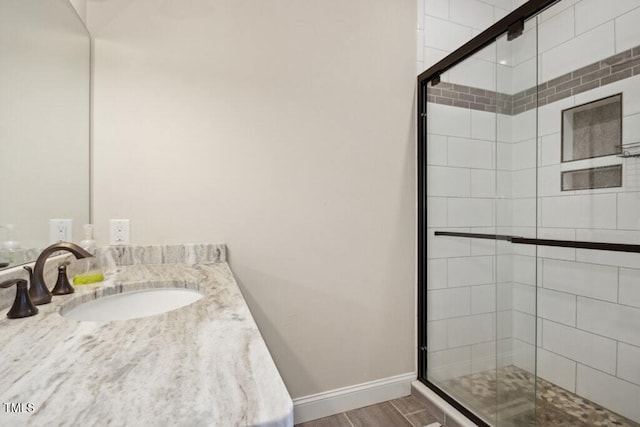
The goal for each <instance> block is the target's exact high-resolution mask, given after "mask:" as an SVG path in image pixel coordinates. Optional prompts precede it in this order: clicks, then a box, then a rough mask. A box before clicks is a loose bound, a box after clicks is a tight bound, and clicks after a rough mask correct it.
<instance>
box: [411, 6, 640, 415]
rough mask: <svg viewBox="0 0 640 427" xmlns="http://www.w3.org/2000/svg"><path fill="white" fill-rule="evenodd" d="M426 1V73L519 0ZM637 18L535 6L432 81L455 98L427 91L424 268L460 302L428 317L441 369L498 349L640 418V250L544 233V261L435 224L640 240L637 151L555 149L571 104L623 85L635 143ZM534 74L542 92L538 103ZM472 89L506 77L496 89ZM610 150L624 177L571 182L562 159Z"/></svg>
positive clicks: (639, 126) (464, 367)
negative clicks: (507, 35) (559, 244)
mask: <svg viewBox="0 0 640 427" xmlns="http://www.w3.org/2000/svg"><path fill="white" fill-rule="evenodd" d="M419 3H422V4H421V6H420V7H419V13H420V14H422V13H424V16H423V17H421V18H419V22H422V23H423V27H422V28H419V30H422V29H424V32H423V33H418V34H419V37H422V35H424V39H422V38H420V39H419V42H418V43H419V48H418V51H420V52H422V54H421V56H420V55H419V56H418V71H419V72H420V71H422V70H425V69H427V68H428V67H429V66H431V65H433V64H434V63H435V62H436V61H437V60H439V59H441V58H443V57H444V56H445V55H446V54H447V53H449V52H451V51H452V50H454V49H455V48H457V47H459V46H460V45H461V44H462V43H463V42H464V41H467V40H469V39H470V38H471V36H472V35H474V34H478V32H479V30H481V29H482V28H486V26H487V23H490V22H491V20H493V22H495V20H496V19H499V17H501V16H504V14H505V13H507V12H509V11H511V10H513V9H514V8H516V7H518V6H520V5H521V4H522V3H524V0H522V1H513V2H512V1H510V0H483V1H480V0H421V1H420V2H419ZM491 9H493V10H491ZM490 12H492V14H491V13H490ZM638 22H640V0H621V1H616V2H603V1H600V0H563V1H561V2H560V3H559V4H557V5H554V6H553V7H552V8H549V9H547V10H546V11H544V12H543V13H542V14H541V15H540V16H539V17H538V23H539V27H538V29H537V31H536V29H535V25H534V24H533V23H532V22H528V23H527V25H526V30H525V33H524V34H523V35H522V36H521V37H519V38H518V39H516V40H515V41H513V42H510V43H506V42H505V41H504V40H499V42H498V43H497V44H496V45H494V46H492V47H489V48H487V49H485V50H483V51H482V52H481V53H479V54H477V55H475V56H474V57H473V58H472V59H471V60H468V61H465V62H464V63H463V64H460V65H459V66H457V67H456V68H454V69H452V70H450V71H449V72H447V73H444V74H443V75H442V80H443V82H449V83H450V85H449V86H448V87H441V91H440V92H439V93H437V95H438V96H442V97H443V98H448V100H447V99H442V98H441V99H439V100H438V101H437V102H443V103H444V102H446V103H448V104H449V105H444V104H442V103H435V102H429V104H428V114H429V120H428V127H429V128H428V132H429V134H428V144H429V146H428V153H429V159H428V163H429V164H430V165H433V166H430V167H429V174H428V179H429V184H428V185H429V195H430V197H429V199H428V205H430V204H433V206H429V208H428V209H429V218H428V223H429V230H428V234H429V236H428V245H429V247H428V257H429V266H430V267H428V268H429V269H431V270H432V271H431V272H428V275H429V277H433V278H434V280H438V284H437V285H430V289H431V290H430V292H435V293H439V294H436V295H437V298H440V301H444V300H445V299H447V298H449V299H450V300H451V299H452V300H455V301H454V302H453V305H454V307H450V308H448V309H445V308H437V309H435V313H434V315H435V316H436V318H434V319H433V320H431V321H430V322H429V324H428V331H429V333H430V336H429V343H428V344H429V349H430V351H432V350H433V351H435V352H436V353H434V354H433V356H432V357H431V358H430V361H431V362H433V363H434V365H435V366H434V368H437V369H436V371H434V372H438V374H437V375H436V378H438V379H446V378H451V377H453V376H459V375H463V374H468V373H472V372H480V371H482V370H486V369H493V368H495V364H496V363H498V365H499V366H501V365H508V364H514V365H516V366H518V367H520V368H523V369H525V370H527V371H529V372H536V368H537V374H538V375H540V376H541V377H542V378H544V379H546V380H548V381H551V382H553V383H555V384H557V385H559V386H561V387H563V388H565V389H567V390H570V391H572V392H576V393H577V394H579V395H580V396H583V397H585V398H587V399H590V400H593V401H595V402H596V403H599V404H601V405H603V406H605V407H607V408H610V409H611V410H613V411H615V412H618V413H620V414H621V415H624V416H627V417H629V418H631V419H633V420H635V421H637V422H640V407H639V406H638V404H637V403H638V402H639V401H640V255H637V254H627V253H616V252H607V251H592V250H576V249H571V248H553V247H540V248H538V251H537V257H538V259H537V261H536V256H535V255H536V252H535V249H533V248H531V247H515V246H517V245H508V244H506V245H502V244H501V243H503V242H498V243H496V242H487V241H470V240H471V239H463V238H449V237H448V238H437V237H434V236H433V231H434V230H435V229H438V230H449V231H466V232H486V233H495V232H498V233H502V234H523V235H535V233H536V232H537V236H538V237H540V238H550V239H567V240H573V239H576V240H588V241H603V242H607V241H610V242H620V243H633V244H638V243H640V159H639V158H624V159H620V158H618V157H616V156H608V157H604V158H600V159H596V160H589V161H579V162H571V163H565V164H563V163H562V162H561V161H560V151H561V123H562V121H561V113H562V110H564V109H567V108H571V107H574V106H577V105H581V104H584V103H587V102H590V101H594V100H597V99H600V98H604V97H607V96H611V95H614V94H618V93H622V94H623V96H622V103H623V105H622V107H623V108H622V112H623V143H628V142H640V61H639V60H638V56H640V31H638V25H637V23H638ZM483 25H484V26H483ZM430 26H431V27H430ZM536 43H537V47H538V55H536ZM618 54H619V55H618ZM613 55H616V56H615V57H614V58H611V57H612V56H613ZM581 68H582V69H581ZM554 79H555V80H554ZM538 83H544V85H542V86H541V87H540V89H539V90H540V93H539V97H538V100H539V101H540V105H541V106H540V107H539V108H538V109H528V108H531V104H532V103H533V102H534V100H535V95H534V93H535V90H533V92H531V90H532V88H535V87H536V85H537V84H538ZM461 85H463V86H461ZM576 85H578V86H576ZM580 85H583V86H580ZM436 88H438V86H436ZM474 88H476V89H479V90H488V91H498V92H499V94H497V95H496V94H494V95H493V96H494V97H497V100H498V102H497V103H495V102H494V103H490V102H489V101H490V99H488V95H489V92H486V93H485V94H482V93H481V92H474ZM454 92H455V93H454ZM434 93H435V92H434ZM501 94H503V95H504V96H506V97H507V98H500V96H501ZM472 95H474V96H472ZM478 97H480V98H478ZM483 97H484V98H483ZM509 97H511V98H509ZM494 99H495V98H494ZM501 99H506V100H507V104H506V107H505V109H504V111H503V110H501V108H503V107H501V105H502V104H500V102H501ZM430 101H431V100H430ZM465 102H466V104H465ZM478 102H480V103H482V104H483V105H477V104H478ZM474 103H475V104H474ZM509 103H510V104H509ZM465 105H466V107H465ZM489 105H492V106H494V107H493V108H494V109H493V110H491V109H490V107H489ZM496 105H497V109H496V107H495V106H496ZM483 109H484V111H482V110H483ZM525 110H526V111H525ZM491 111H499V113H498V114H496V113H493V112H491ZM502 113H504V114H502ZM496 140H497V141H498V142H496ZM580 162H583V163H580ZM607 164H622V166H623V182H622V187H618V188H609V189H600V190H577V191H562V190H561V188H560V174H561V172H562V171H565V170H575V169H579V168H584V167H592V165H595V166H604V165H607ZM585 165H586V166H585ZM536 225H537V226H538V228H537V230H536V228H535V226H536ZM536 286H537V289H536ZM536 314H537V316H538V318H537V319H536V317H535V315H536ZM496 344H497V353H496ZM536 346H537V353H536ZM536 354H537V367H536Z"/></svg>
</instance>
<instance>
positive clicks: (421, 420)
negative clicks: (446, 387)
mask: <svg viewBox="0 0 640 427" xmlns="http://www.w3.org/2000/svg"><path fill="white" fill-rule="evenodd" d="M437 422H438V420H437V419H436V417H434V416H433V415H431V413H430V412H429V410H428V409H427V406H426V405H425V404H424V403H422V402H421V401H419V400H418V399H416V398H415V397H413V396H405V397H401V398H400V399H394V400H389V401H387V402H382V403H378V404H377V405H371V406H365V407H364V408H358V409H353V410H351V411H347V412H342V413H340V414H336V415H332V416H330V417H326V418H320V419H318V420H314V421H309V422H306V423H302V424H296V427H395V426H399V427H424V426H428V425H430V424H433V423H437ZM436 425H439V424H436Z"/></svg>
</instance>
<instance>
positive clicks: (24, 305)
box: [0, 279, 38, 319]
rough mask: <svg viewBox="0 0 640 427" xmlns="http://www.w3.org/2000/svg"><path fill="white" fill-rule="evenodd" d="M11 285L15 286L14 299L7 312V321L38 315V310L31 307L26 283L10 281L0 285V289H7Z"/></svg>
mask: <svg viewBox="0 0 640 427" xmlns="http://www.w3.org/2000/svg"><path fill="white" fill-rule="evenodd" d="M13 285H16V286H17V288H18V289H17V291H16V299H15V300H14V301H13V305H12V306H11V309H10V310H9V311H8V312H7V317H8V318H9V319H18V318H21V317H29V316H33V315H34V314H37V313H38V308H37V307H36V306H34V305H33V303H32V302H31V298H29V292H27V281H26V280H24V279H11V280H7V281H5V282H2V283H0V288H9V287H11V286H13Z"/></svg>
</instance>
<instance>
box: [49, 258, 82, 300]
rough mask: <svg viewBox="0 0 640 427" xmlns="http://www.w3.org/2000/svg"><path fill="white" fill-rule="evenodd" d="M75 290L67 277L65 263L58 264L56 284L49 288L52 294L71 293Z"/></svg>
mask: <svg viewBox="0 0 640 427" xmlns="http://www.w3.org/2000/svg"><path fill="white" fill-rule="evenodd" d="M75 291H76V290H75V289H74V288H73V286H71V283H69V278H68V277H67V265H66V263H64V264H61V265H60V266H58V281H57V282H56V285H55V286H54V287H53V289H52V290H51V293H52V294H53V295H67V294H72V293H74V292H75Z"/></svg>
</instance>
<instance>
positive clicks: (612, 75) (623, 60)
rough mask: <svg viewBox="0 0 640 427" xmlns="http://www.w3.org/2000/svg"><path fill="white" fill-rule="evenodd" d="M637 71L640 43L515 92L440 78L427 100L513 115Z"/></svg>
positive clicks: (624, 77)
mask: <svg viewBox="0 0 640 427" xmlns="http://www.w3.org/2000/svg"><path fill="white" fill-rule="evenodd" d="M637 75H640V46H636V47H634V48H632V49H628V50H625V51H624V52H620V53H618V54H615V55H613V56H610V57H608V58H605V59H603V60H601V61H598V62H594V63H593V64H589V65H587V66H585V67H582V68H578V69H577V70H574V71H572V72H569V73H566V74H563V75H561V76H559V77H556V78H554V79H551V80H549V81H546V82H544V83H541V84H539V85H538V86H537V87H531V88H529V89H526V90H523V91H521V92H518V93H516V94H514V95H509V94H506V93H500V92H495V91H490V90H484V89H478V88H475V87H471V86H465V85H458V84H453V83H446V82H441V83H439V84H437V85H436V86H428V87H427V102H433V103H436V104H444V105H452V106H454V107H460V108H469V109H472V110H479V111H489V112H492V113H500V114H506V115H510V116H512V115H516V114H520V113H523V112H525V111H528V110H531V109H533V108H536V106H543V105H546V104H550V103H552V102H556V101H559V100H561V99H564V98H568V97H569V96H573V95H577V94H579V93H582V92H586V91H588V90H591V89H595V88H597V87H600V86H605V85H608V84H610V83H613V82H616V81H618V80H622V79H627V78H629V77H633V76H637ZM536 93H537V102H536Z"/></svg>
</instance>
